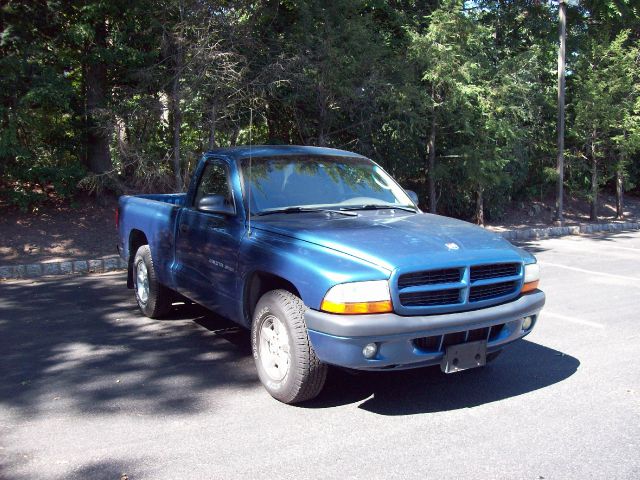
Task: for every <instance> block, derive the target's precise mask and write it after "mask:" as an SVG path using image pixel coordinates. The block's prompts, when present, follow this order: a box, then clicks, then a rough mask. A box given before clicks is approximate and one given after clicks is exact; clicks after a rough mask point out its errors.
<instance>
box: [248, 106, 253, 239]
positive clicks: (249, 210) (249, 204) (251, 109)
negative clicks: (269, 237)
mask: <svg viewBox="0 0 640 480" xmlns="http://www.w3.org/2000/svg"><path fill="white" fill-rule="evenodd" d="M252 131H253V108H250V109H249V188H248V189H247V197H248V204H247V213H248V215H249V230H248V231H247V236H249V237H250V236H251V180H252V178H253V177H252V176H251V154H252V152H251V147H252V143H253V142H252V136H251V134H252Z"/></svg>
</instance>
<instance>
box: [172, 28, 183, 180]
mask: <svg viewBox="0 0 640 480" xmlns="http://www.w3.org/2000/svg"><path fill="white" fill-rule="evenodd" d="M171 43H172V45H171V46H172V48H171V52H172V54H173V55H172V56H173V79H172V81H171V94H170V95H169V110H170V113H171V120H172V122H171V123H172V132H173V174H174V177H175V182H176V191H182V189H183V183H182V173H181V172H180V126H181V125H182V109H181V107H180V94H181V92H180V74H181V72H182V61H183V59H182V48H181V46H180V45H178V43H177V42H175V39H174V38H171Z"/></svg>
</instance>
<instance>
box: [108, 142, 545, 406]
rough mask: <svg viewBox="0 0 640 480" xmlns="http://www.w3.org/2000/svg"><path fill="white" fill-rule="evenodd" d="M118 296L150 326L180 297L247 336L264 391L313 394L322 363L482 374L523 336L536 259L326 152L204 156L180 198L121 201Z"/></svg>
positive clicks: (371, 166)
mask: <svg viewBox="0 0 640 480" xmlns="http://www.w3.org/2000/svg"><path fill="white" fill-rule="evenodd" d="M118 218H119V221H118V228H119V245H118V249H119V252H120V255H121V256H122V258H124V259H125V260H127V261H128V265H129V269H128V280H127V285H128V287H129V288H131V289H133V290H134V292H135V297H136V300H137V302H138V305H139V307H140V309H141V310H142V312H143V313H144V314H145V315H147V316H149V317H151V318H157V317H161V316H162V315H164V314H166V313H167V312H168V311H169V310H170V309H171V307H172V303H173V302H174V301H176V300H177V299H178V298H182V297H186V298H188V299H190V300H192V301H193V302H196V303H199V304H201V305H204V306H205V307H207V308H209V309H211V310H212V311H215V312H217V313H218V314H220V315H222V316H224V317H227V318H229V319H231V320H233V321H234V322H236V323H238V324H239V325H242V326H243V327H246V328H248V329H250V330H251V343H252V350H253V356H254V359H255V363H256V367H257V371H258V375H259V378H260V380H261V381H262V383H263V385H264V387H265V388H266V389H267V391H268V392H269V393H270V394H271V395H272V396H273V397H274V398H276V399H278V400H280V401H282V402H285V403H296V402H302V401H305V400H309V399H312V398H314V397H315V396H317V395H318V394H319V392H320V391H321V389H322V387H323V385H324V383H325V379H326V376H327V369H328V367H329V366H330V365H335V366H340V367H345V368H348V369H356V370H370V371H387V370H394V369H396V370H398V369H406V368H415V367H423V366H428V365H440V367H441V369H442V370H443V371H444V372H446V373H451V372H456V371H459V370H464V369H468V368H473V367H478V366H482V365H484V364H485V363H486V362H487V361H490V360H492V359H493V358H495V357H496V356H497V355H498V354H499V353H500V351H501V349H502V348H503V347H504V346H505V345H507V344H508V343H511V342H513V341H515V340H518V339H520V338H522V337H524V336H525V335H527V334H528V333H529V332H531V330H532V329H533V327H534V325H535V324H536V321H537V319H538V314H539V312H540V310H541V309H542V307H543V305H544V302H545V296H544V293H543V292H541V291H540V290H539V289H538V280H539V269H538V265H537V264H536V259H535V258H534V257H533V256H532V255H530V254H529V253H527V252H525V251H523V250H521V249H519V248H516V247H514V246H513V245H511V244H510V243H509V242H507V241H506V240H504V239H503V238H502V237H501V236H499V235H497V234H494V233H491V232H488V231H486V230H484V229H482V228H480V227H477V226H475V225H471V224H469V223H466V222H463V221H460V220H455V219H451V218H447V217H442V216H438V215H431V214H426V213H422V212H421V211H420V210H419V208H418V207H417V200H416V195H415V193H413V192H410V191H405V190H403V189H402V188H401V187H400V186H399V185H398V184H397V183H396V182H395V181H394V179H393V178H391V176H390V175H389V174H387V173H386V172H385V171H384V170H383V169H382V168H381V167H380V166H379V165H377V164H376V163H375V162H373V161H371V160H369V159H368V158H366V157H363V156H361V155H358V154H355V153H351V152H346V151H342V150H334V149H329V148H318V147H304V146H253V147H236V148H225V149H219V150H215V151H211V152H208V153H207V154H205V155H204V156H203V158H202V159H201V161H200V163H199V165H198V167H197V170H196V171H195V172H194V175H193V179H192V181H191V185H190V187H189V190H188V192H187V193H184V194H167V195H137V196H123V197H121V198H120V203H119V207H118Z"/></svg>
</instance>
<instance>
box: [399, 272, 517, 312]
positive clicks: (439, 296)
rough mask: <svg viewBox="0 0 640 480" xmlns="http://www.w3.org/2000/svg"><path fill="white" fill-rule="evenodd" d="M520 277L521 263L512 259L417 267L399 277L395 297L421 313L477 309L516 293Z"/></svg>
mask: <svg viewBox="0 0 640 480" xmlns="http://www.w3.org/2000/svg"><path fill="white" fill-rule="evenodd" d="M521 277H522V265H521V264H520V263H514V262H511V263H494V264H481V265H471V266H462V265H460V266H456V267H452V268H439V269H434V270H418V271H416V272H409V273H403V274H401V275H399V276H398V280H397V282H396V289H397V295H398V296H397V297H396V299H397V300H398V305H399V306H401V307H407V308H411V309H412V310H411V312H416V313H420V314H428V313H441V312H445V311H446V312H454V311H459V310H462V309H464V308H465V307H466V308H467V309H469V308H477V304H478V302H483V303H482V305H491V304H496V303H500V302H501V301H504V300H507V299H508V298H509V297H510V296H514V295H515V294H517V291H518V286H519V285H520V283H521V282H522V280H521ZM402 313H410V312H402Z"/></svg>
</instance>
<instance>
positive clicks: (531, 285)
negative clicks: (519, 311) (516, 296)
mask: <svg viewBox="0 0 640 480" xmlns="http://www.w3.org/2000/svg"><path fill="white" fill-rule="evenodd" d="M539 282H540V281H539V280H535V281H533V282H528V283H525V284H524V285H522V290H520V293H531V292H533V291H534V290H536V289H537V288H538V283H539Z"/></svg>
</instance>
